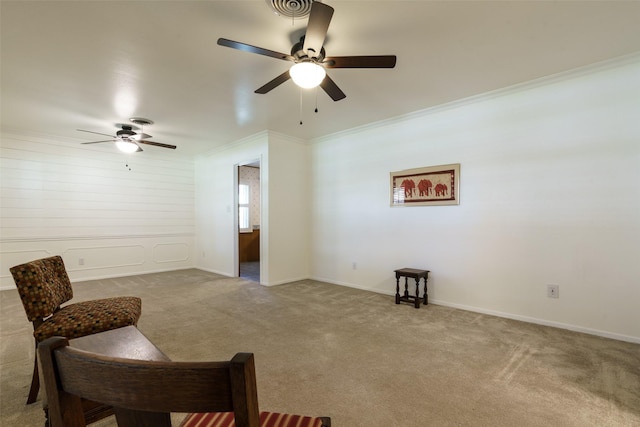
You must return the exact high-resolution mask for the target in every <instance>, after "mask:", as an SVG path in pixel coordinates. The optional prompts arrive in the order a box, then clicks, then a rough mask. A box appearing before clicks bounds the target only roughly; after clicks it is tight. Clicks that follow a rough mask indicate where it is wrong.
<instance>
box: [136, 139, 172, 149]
mask: <svg viewBox="0 0 640 427" xmlns="http://www.w3.org/2000/svg"><path fill="white" fill-rule="evenodd" d="M135 143H136V144H147V145H155V146H156V147H163V148H171V149H172V150H175V149H176V146H175V145H169V144H162V143H160V142H153V141H146V140H143V139H141V140H140V141H135ZM138 148H140V147H138ZM139 151H142V149H140V150H139Z"/></svg>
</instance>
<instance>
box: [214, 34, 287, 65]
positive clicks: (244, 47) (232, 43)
mask: <svg viewBox="0 0 640 427" xmlns="http://www.w3.org/2000/svg"><path fill="white" fill-rule="evenodd" d="M218 44H219V45H220V46H226V47H230V48H232V49H238V50H242V51H244V52H249V53H257V54H258V55H264V56H270V57H271V58H276V59H282V60H284V61H293V56H291V55H287V54H286V53H280V52H276V51H274V50H269V49H263V48H261V47H257V46H252V45H250V44H246V43H241V42H236V41H233V40H228V39H223V38H220V39H218Z"/></svg>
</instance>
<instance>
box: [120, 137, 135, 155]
mask: <svg viewBox="0 0 640 427" xmlns="http://www.w3.org/2000/svg"><path fill="white" fill-rule="evenodd" d="M116 147H118V150H120V151H123V152H125V153H135V152H136V151H138V146H137V145H136V144H134V143H133V142H129V141H125V140H123V139H119V140H117V141H116Z"/></svg>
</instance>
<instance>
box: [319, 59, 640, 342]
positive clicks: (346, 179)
mask: <svg viewBox="0 0 640 427" xmlns="http://www.w3.org/2000/svg"><path fill="white" fill-rule="evenodd" d="M639 113H640V61H639V60H638V58H637V57H636V58H631V59H627V60H624V61H621V62H619V63H617V64H614V65H611V64H608V65H606V66H601V67H599V68H593V69H590V70H586V71H585V70H582V71H580V72H579V73H575V74H573V75H564V76H558V77H556V78H554V79H548V80H546V81H540V82H534V83H530V84H527V85H523V86H521V87H519V88H514V89H510V90H505V91H501V92H499V93H494V94H489V95H486V96H482V97H478V98H476V99H471V100H467V101H464V102H459V103H456V104H452V105H449V106H445V107H442V108H437V109H432V110H427V111H423V112H419V113H416V114H414V115H412V116H411V117H406V118H404V119H399V120H396V121H388V122H384V123H380V124H374V125H370V126H368V127H363V128H360V129H355V130H352V131H350V132H345V133H343V134H339V135H334V136H332V137H328V138H324V139H322V140H320V141H317V142H316V143H315V144H314V145H313V146H312V152H311V158H312V177H311V188H312V215H311V219H312V227H311V230H312V246H311V252H310V260H311V275H312V276H313V277H314V278H317V279H319V280H324V281H328V282H332V283H338V284H343V285H346V286H352V287H357V288H362V289H369V290H372V291H376V292H382V293H388V294H392V293H393V294H395V277H394V274H393V270H395V269H397V268H402V267H414V268H424V269H429V270H431V276H430V281H429V283H430V298H431V301H433V302H435V303H438V304H444V305H450V306H454V307H460V308H466V309H471V310H474V311H479V312H487V313H493V314H498V315H502V316H507V317H513V318H517V319H522V320H529V321H534V322H538V323H544V324H551V325H556V326H562V327H566V328H570V329H575V330H581V331H586V332H591V333H596V334H600V335H605V336H611V337H614V338H620V339H625V340H631V341H636V342H640V311H639V310H638V302H639V301H640V262H639V261H640V125H639V121H640V120H639V119H640V115H639ZM448 163H460V164H461V187H460V191H461V204H460V205H459V206H429V207H402V208H391V207H390V206H389V172H391V171H398V170H403V169H409V168H416V167H423V166H432V165H439V164H448ZM354 262H355V263H356V269H353V265H352V263H354ZM547 284H557V285H559V286H560V292H559V294H560V298H559V299H549V298H547V296H546V288H547Z"/></svg>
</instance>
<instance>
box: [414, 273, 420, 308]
mask: <svg viewBox="0 0 640 427" xmlns="http://www.w3.org/2000/svg"><path fill="white" fill-rule="evenodd" d="M414 307H415V308H420V277H416V300H415V302H414Z"/></svg>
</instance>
